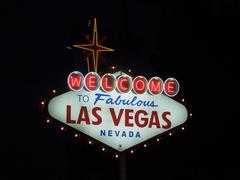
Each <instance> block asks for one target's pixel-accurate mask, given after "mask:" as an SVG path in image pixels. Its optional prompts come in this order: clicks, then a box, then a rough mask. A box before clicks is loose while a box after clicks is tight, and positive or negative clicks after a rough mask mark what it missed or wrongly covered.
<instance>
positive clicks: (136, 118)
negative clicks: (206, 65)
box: [48, 88, 188, 151]
mask: <svg viewBox="0 0 240 180" xmlns="http://www.w3.org/2000/svg"><path fill="white" fill-rule="evenodd" d="M48 110H49V113H50V115H51V116H52V117H53V118H55V119H57V120H59V121H61V122H62V123H65V124H67V125H68V126H71V127H72V128H75V129H77V130H78V131H80V132H82V133H84V134H86V135H88V136H90V137H92V138H94V139H96V140H98V141H100V142H102V143H104V144H106V145H108V146H110V147H112V148H114V149H116V150H118V151H124V150H126V149H128V148H130V147H132V146H135V145H137V144H139V143H141V142H144V141H146V140H148V139H150V138H152V137H154V136H157V135H159V134H161V133H163V132H165V131H168V130H170V129H172V128H174V127H176V126H179V125H181V124H183V123H184V122H185V121H186V120H187V115H188V113H187V110H186V108H185V106H183V105H182V104H180V103H178V102H177V101H175V100H173V99H172V98H169V97H167V96H166V95H164V94H160V95H158V96H153V95H151V94H149V93H147V92H145V93H143V94H137V95H136V94H135V93H134V92H132V91H129V92H128V93H125V94H120V93H119V92H118V91H117V90H116V89H115V90H113V91H111V92H108V93H105V92H103V91H102V90H100V89H98V90H95V91H87V90H85V89H84V88H82V89H81V90H79V91H69V92H67V93H64V94H62V95H59V96H56V97H55V98H53V99H52V100H51V101H50V102H49V105H48Z"/></svg>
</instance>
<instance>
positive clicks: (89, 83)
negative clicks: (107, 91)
mask: <svg viewBox="0 0 240 180" xmlns="http://www.w3.org/2000/svg"><path fill="white" fill-rule="evenodd" d="M100 79H101V78H100V76H99V75H98V74H97V73H95V72H89V73H88V74H87V75H86V76H85V88H86V89H87V90H88V91H95V90H97V89H98V88H99V86H100Z"/></svg>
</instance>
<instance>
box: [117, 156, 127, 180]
mask: <svg viewBox="0 0 240 180" xmlns="http://www.w3.org/2000/svg"><path fill="white" fill-rule="evenodd" d="M119 162H120V164H119V165H120V179H119V180H127V173H126V165H127V163H126V153H125V152H124V153H122V154H120V161H119Z"/></svg>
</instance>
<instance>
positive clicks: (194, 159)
mask: <svg viewBox="0 0 240 180" xmlns="http://www.w3.org/2000/svg"><path fill="white" fill-rule="evenodd" d="M0 12H1V30H0V32H1V35H0V36H1V72H0V73H1V91H2V95H1V126H0V128H1V129H0V131H1V139H2V140H1V146H0V147H1V160H0V162H1V164H2V165H1V171H2V172H1V171H0V172H1V173H0V179H2V180H4V179H52V180H66V179H67V180H73V179H80V180H95V179H97V180H110V179H111V180H118V179H119V159H116V158H114V156H113V153H110V152H107V153H104V152H101V150H100V146H98V145H88V144H87V143H86V142H85V141H84V140H83V139H79V140H76V139H74V138H73V137H72V135H71V133H69V132H60V130H59V128H58V126H57V125H56V124H54V125H50V126H49V125H46V123H45V121H44V116H43V114H42V113H41V111H40V106H39V105H40V101H41V99H42V98H45V97H49V95H50V94H51V91H52V89H59V90H61V91H62V92H66V91H68V87H67V83H66V79H67V76H68V74H69V73H70V72H72V71H74V70H79V71H82V72H84V71H86V62H85V61H84V57H85V54H84V53H83V52H82V51H81V50H79V49H74V48H73V49H68V48H67V47H71V46H72V45H73V44H77V43H82V42H86V36H87V35H88V34H90V35H91V33H92V26H90V27H89V26H88V23H89V20H90V22H92V21H93V19H94V18H95V17H96V18H97V21H98V32H99V35H100V37H102V38H105V40H104V45H105V46H107V47H110V48H113V49H114V50H115V51H114V52H109V53H104V54H103V56H104V59H105V62H103V63H102V64H100V67H99V71H100V72H110V69H109V67H110V66H113V65H114V66H117V67H118V68H119V69H120V70H127V69H129V68H130V69H132V75H133V76H137V75H144V76H146V77H147V78H148V79H149V78H150V77H152V76H159V77H161V78H163V79H166V78H167V77H172V76H173V77H175V78H176V79H178V80H179V83H180V86H181V89H180V92H179V94H178V95H177V97H176V99H177V100H180V99H181V98H185V99H186V106H187V108H188V110H189V111H191V112H192V113H193V117H192V118H191V120H189V121H187V123H186V126H187V129H186V131H185V132H180V131H177V132H176V133H175V134H174V136H173V137H164V138H163V139H162V140H161V142H159V143H157V142H155V143H150V144H149V147H148V148H146V149H144V148H142V147H140V148H137V149H136V152H135V153H134V154H133V155H127V178H128V179H164V180H172V179H180V178H183V179H186V180H188V179H194V180H195V179H196V180H198V179H199V180H202V179H211V180H212V179H219V178H220V177H221V178H224V179H237V178H236V176H239V167H238V166H239V148H238V147H237V146H238V145H239V139H238V137H237V136H238V132H237V129H238V126H237V124H238V121H239V117H237V114H236V112H237V111H236V110H235V109H236V107H238V106H236V105H234V103H237V97H238V88H237V87H238V86H239V82H238V80H237V77H238V76H237V71H239V70H238V69H239V66H238V65H236V64H237V61H238V60H239V55H238V53H237V52H238V51H239V47H238V46H239V40H240V38H239V37H240V36H239V32H240V29H239V22H240V18H239V15H240V4H239V2H237V1H236V2H235V1H233V0H210V1H194V2H192V1H172V0H168V1H161V2H157V1H151V0H149V1H141V0H140V1H136V0H134V1H131V2H130V1H127V0H117V1H93V0H89V1H80V0H79V1H64V2H60V1H55V2H50V1H27V0H26V1H17V2H15V1H7V2H5V3H2V2H1V5H0ZM234 163H237V164H236V165H235V164H234ZM2 167H3V168H2Z"/></svg>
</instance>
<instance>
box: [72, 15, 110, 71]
mask: <svg viewBox="0 0 240 180" xmlns="http://www.w3.org/2000/svg"><path fill="white" fill-rule="evenodd" d="M73 47H76V48H79V49H84V50H87V51H90V52H91V54H92V57H93V67H94V71H95V72H97V69H98V54H99V52H103V51H114V50H113V49H111V48H108V47H104V46H101V45H99V44H98V32H97V19H96V18H94V28H93V38H92V43H91V44H76V45H73ZM88 71H89V65H88Z"/></svg>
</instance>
